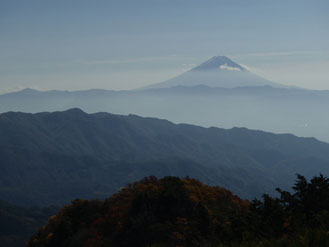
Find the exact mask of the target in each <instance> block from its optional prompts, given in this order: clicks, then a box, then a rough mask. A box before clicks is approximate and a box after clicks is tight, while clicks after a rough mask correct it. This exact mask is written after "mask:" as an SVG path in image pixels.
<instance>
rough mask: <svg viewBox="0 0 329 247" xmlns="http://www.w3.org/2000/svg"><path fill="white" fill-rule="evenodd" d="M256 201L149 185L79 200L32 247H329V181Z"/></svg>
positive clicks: (191, 187)
mask: <svg viewBox="0 0 329 247" xmlns="http://www.w3.org/2000/svg"><path fill="white" fill-rule="evenodd" d="M293 190H294V193H289V192H286V191H280V194H281V197H280V198H272V197H270V196H268V195H264V196H263V200H261V201H260V200H254V201H252V202H249V201H246V200H241V199H240V198H239V197H237V196H235V195H233V194H232V193H231V192H230V191H228V190H226V189H223V188H220V187H211V186H208V185H205V184H202V183H200V182H199V181H197V180H195V179H190V178H185V179H179V178H177V177H165V178H163V179H157V178H156V177H149V178H145V179H143V180H141V181H139V182H135V183H133V184H130V185H129V186H127V187H125V188H122V189H121V190H120V192H119V193H117V194H115V195H113V196H112V197H110V198H108V199H106V200H94V201H88V200H82V199H77V200H75V201H73V202H72V204H70V205H67V206H65V207H64V208H63V209H62V210H61V211H60V213H59V214H57V215H53V216H51V217H50V218H49V221H48V224H47V225H46V226H44V227H42V228H41V229H40V231H39V232H38V233H37V234H35V235H34V236H33V237H32V238H31V239H30V241H29V242H28V244H27V247H55V246H56V247H62V246H63V247H64V246H85V247H101V246H113V247H116V246H120V247H125V246H127V247H128V246H129V247H130V246H136V247H146V246H154V247H161V246H197V247H198V246H199V247H204V246H213V247H229V246H230V247H232V246H249V247H285V246H296V247H303V246H328V244H329V237H328V230H329V225H328V219H329V206H328V205H329V204H328V198H329V197H328V196H329V179H328V178H326V177H323V176H318V177H314V178H312V180H310V181H307V180H306V179H305V178H304V177H303V176H298V178H297V180H296V183H295V186H294V187H293Z"/></svg>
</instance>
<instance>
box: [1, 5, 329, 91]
mask: <svg viewBox="0 0 329 247" xmlns="http://www.w3.org/2000/svg"><path fill="white" fill-rule="evenodd" d="M328 13H329V1H328V0H309V1H304V0H282V1H280V0H275V1H274V0H272V1H269V0H239V1H238V0H225V1H222V0H216V1H210V0H199V1H196V0H172V1H171V0H130V1H128V0H117V1H111V0H21V1H18V0H0V93H4V92H7V91H12V90H17V89H21V88H26V87H32V88H37V89H41V90H49V89H63V90H65V89H68V90H76V89H88V88H106V89H129V88H136V87H139V86H143V85H147V84H151V83H155V82H160V81H163V80H165V79H168V78H170V77H173V76H175V75H178V74H180V73H182V72H183V71H186V70H188V69H189V68H191V67H193V66H194V65H195V64H199V63H201V62H203V61H204V60H206V59H208V58H210V57H212V56H215V55H227V56H229V57H231V58H232V59H234V60H235V61H236V62H238V63H241V64H243V65H245V66H247V67H248V68H250V70H252V71H254V72H256V73H258V74H260V75H261V76H263V77H266V78H267V79H271V80H273V81H277V82H280V83H284V84H293V85H297V86H302V87H307V88H316V89H329V14H328Z"/></svg>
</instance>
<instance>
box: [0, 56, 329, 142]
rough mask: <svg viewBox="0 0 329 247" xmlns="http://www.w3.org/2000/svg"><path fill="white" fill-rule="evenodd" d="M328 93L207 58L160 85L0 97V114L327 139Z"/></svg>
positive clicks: (224, 59)
mask: <svg viewBox="0 0 329 247" xmlns="http://www.w3.org/2000/svg"><path fill="white" fill-rule="evenodd" d="M328 105H329V91H316V90H306V89H300V88H287V87H285V86H283V85H280V84H277V83H273V82H270V81H268V80H265V79H263V78H260V77H258V76H256V75H254V74H252V73H250V72H249V71H247V70H246V69H245V68H243V66H240V65H238V64H237V63H235V62H233V61H232V60H230V59H229V58H227V57H223V56H221V57H213V58H212V59H210V60H208V61H206V62H205V63H203V64H201V65H199V66H197V67H195V68H193V69H192V70H190V71H188V72H186V73H184V74H182V75H181V76H178V77H176V78H173V79H171V80H168V81H166V82H163V83H159V84H154V85H153V86H150V87H148V88H143V89H138V90H130V91H110V90H102V89H92V90H86V91H71V92H69V91H45V92H43V91H37V90H33V89H25V90H22V91H19V92H13V93H8V94H4V95H0V112H7V111H22V112H32V113H36V112H42V111H64V110H67V109H71V108H80V109H82V110H84V111H86V112H88V113H95V112H100V111H101V112H111V113H114V114H124V115H127V114H136V115H140V116H145V117H157V118H163V119H168V120H170V121H173V122H175V123H190V124H195V125H200V126H204V127H209V126H216V127H222V128H232V127H247V128H250V129H259V130H264V131H269V132H273V133H292V134H295V135H298V136H305V137H316V138H317V139H320V140H323V141H327V142H329V129H328V128H327V126H329V108H328V107H327V106H328Z"/></svg>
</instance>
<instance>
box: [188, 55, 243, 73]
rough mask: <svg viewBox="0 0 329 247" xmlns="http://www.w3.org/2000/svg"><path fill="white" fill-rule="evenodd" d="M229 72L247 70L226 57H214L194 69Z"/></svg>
mask: <svg viewBox="0 0 329 247" xmlns="http://www.w3.org/2000/svg"><path fill="white" fill-rule="evenodd" d="M215 69H216V70H218V69H220V70H228V71H243V70H246V69H245V68H243V67H242V66H240V65H239V64H237V63H235V62H233V61H232V60H231V59H229V58H228V57H226V56H214V57H212V58H210V59H209V60H207V61H205V62H204V63H202V64H200V65H199V66H197V67H195V68H193V69H192V71H204V70H215Z"/></svg>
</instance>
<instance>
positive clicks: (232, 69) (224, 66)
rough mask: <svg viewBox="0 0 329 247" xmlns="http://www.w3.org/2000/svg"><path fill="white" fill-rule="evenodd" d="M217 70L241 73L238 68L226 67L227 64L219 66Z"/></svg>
mask: <svg viewBox="0 0 329 247" xmlns="http://www.w3.org/2000/svg"><path fill="white" fill-rule="evenodd" d="M218 68H220V69H223V70H229V71H241V69H240V68H239V67H232V66H229V65H227V63H225V64H222V65H220V66H219V67H218Z"/></svg>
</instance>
